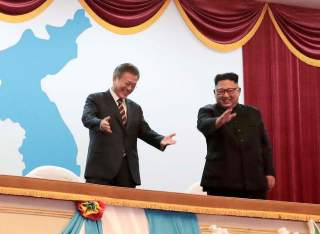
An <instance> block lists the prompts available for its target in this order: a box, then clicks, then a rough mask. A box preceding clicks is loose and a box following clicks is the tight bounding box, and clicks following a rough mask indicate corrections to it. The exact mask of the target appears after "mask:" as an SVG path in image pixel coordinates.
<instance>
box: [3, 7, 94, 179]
mask: <svg viewBox="0 0 320 234" xmlns="http://www.w3.org/2000/svg"><path fill="white" fill-rule="evenodd" d="M89 27H91V24H90V21H89V19H88V18H87V17H86V16H85V14H84V11H83V10H82V9H81V10H78V11H77V12H76V13H75V15H74V18H73V19H72V20H68V21H67V22H66V23H65V24H64V25H63V26H62V27H54V26H50V25H47V26H46V30H47V32H48V34H49V36H50V37H49V39H47V40H46V39H40V38H37V37H36V36H35V35H34V33H33V32H32V31H31V30H30V29H28V30H26V31H24V32H23V34H22V36H21V38H20V40H19V41H18V42H17V43H16V44H15V45H13V46H12V47H10V48H7V49H5V50H2V51H0V80H1V85H0V121H3V120H5V119H11V120H12V121H13V122H16V123H19V124H20V125H21V127H22V128H23V129H24V130H25V139H24V141H23V144H22V146H21V148H20V149H19V151H20V153H21V154H22V155H23V161H24V163H25V165H26V167H25V169H24V171H23V175H26V174H27V173H28V172H30V171H31V170H32V169H34V168H36V167H39V166H43V165H55V166H60V167H64V168H67V169H69V170H71V171H73V172H74V173H76V174H77V175H79V174H80V166H79V165H77V162H76V159H77V152H78V150H77V145H76V142H75V140H74V137H73V136H72V134H71V131H70V130H69V129H68V127H67V125H66V124H65V123H64V121H63V119H62V117H61V115H60V113H59V110H58V108H57V106H56V104H55V103H54V102H52V101H50V99H49V98H48V96H47V94H46V93H45V92H44V91H43V90H42V88H41V80H42V79H43V78H45V77H46V76H47V75H53V74H56V73H58V72H59V71H61V70H62V69H63V67H64V66H65V65H66V64H68V62H70V61H71V60H72V59H75V58H76V57H77V51H78V45H77V43H76V40H77V38H78V37H79V35H80V34H81V33H83V32H84V31H85V30H86V29H88V28H89Z"/></svg>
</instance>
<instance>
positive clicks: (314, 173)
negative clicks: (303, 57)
mask: <svg viewBox="0 0 320 234" xmlns="http://www.w3.org/2000/svg"><path fill="white" fill-rule="evenodd" d="M319 35H320V34H318V37H319ZM243 64H244V91H245V102H246V103H247V104H252V105H255V106H257V107H258V108H259V109H260V110H261V111H262V114H263V117H264V120H265V122H266V126H267V129H268V131H269V133H270V135H271V140H272V144H273V153H274V161H275V166H276V174H277V180H276V181H277V185H276V187H275V189H274V191H273V192H272V193H271V194H270V198H271V199H275V200H285V201H297V202H311V203H320V188H319V185H320V173H319V168H320V68H316V67H312V66H310V65H307V64H305V63H304V62H302V61H300V60H299V59H297V58H296V57H295V56H294V55H293V54H291V53H290V52H289V50H288V48H287V47H286V46H285V44H284V43H283V41H282V40H281V39H280V37H279V36H278V34H277V32H276V31H275V29H274V27H273V25H272V23H271V21H270V18H269V17H268V16H267V17H265V20H264V22H263V23H262V25H261V27H260V29H259V30H258V31H257V33H256V34H255V36H254V37H253V38H252V39H251V40H250V41H249V42H248V43H247V44H246V45H245V46H244V47H243Z"/></svg>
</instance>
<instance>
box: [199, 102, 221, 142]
mask: <svg viewBox="0 0 320 234" xmlns="http://www.w3.org/2000/svg"><path fill="white" fill-rule="evenodd" d="M216 119H217V117H216V116H214V114H213V110H212V109H211V108H209V107H202V108H200V110H199V112H198V121H197V128H198V130H199V131H200V132H202V133H203V135H205V136H209V135H213V134H214V133H215V132H216V130H217V128H216V126H215V123H216Z"/></svg>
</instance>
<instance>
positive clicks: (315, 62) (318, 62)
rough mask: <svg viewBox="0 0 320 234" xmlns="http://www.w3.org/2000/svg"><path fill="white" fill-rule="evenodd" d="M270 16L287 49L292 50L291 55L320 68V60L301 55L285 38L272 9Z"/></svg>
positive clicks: (269, 12)
mask: <svg viewBox="0 0 320 234" xmlns="http://www.w3.org/2000/svg"><path fill="white" fill-rule="evenodd" d="M268 14H269V16H270V18H271V21H272V24H273V26H274V27H275V29H276V31H277V33H278V35H279V36H280V38H281V40H282V41H283V42H284V44H285V45H286V46H287V48H288V49H289V50H290V52H291V53H293V54H294V55H295V56H296V57H297V58H298V59H300V60H301V61H303V62H305V63H306V64H309V65H311V66H314V67H320V60H317V59H313V58H310V57H308V56H306V55H304V54H303V53H301V52H300V51H299V50H297V49H296V48H295V47H294V46H293V45H292V44H291V42H290V41H289V40H288V38H287V37H286V36H285V34H284V33H283V32H282V30H281V28H280V26H279V25H278V23H277V21H276V19H275V18H274V15H273V13H272V10H271V9H270V7H268Z"/></svg>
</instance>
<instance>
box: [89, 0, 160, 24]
mask: <svg viewBox="0 0 320 234" xmlns="http://www.w3.org/2000/svg"><path fill="white" fill-rule="evenodd" d="M85 2H86V4H87V5H88V6H89V7H90V8H91V10H93V11H94V12H95V13H96V14H97V15H98V16H99V17H100V18H102V19H103V20H104V21H106V22H108V23H110V24H112V25H115V26H118V27H134V26H137V25H140V24H142V23H144V22H145V21H147V20H148V19H150V18H151V17H152V16H154V15H155V14H156V13H157V12H158V11H159V10H160V8H161V7H162V6H163V4H164V3H165V0H113V1H109V0H85Z"/></svg>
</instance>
